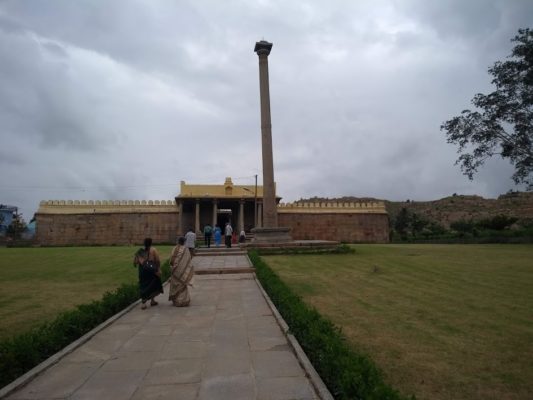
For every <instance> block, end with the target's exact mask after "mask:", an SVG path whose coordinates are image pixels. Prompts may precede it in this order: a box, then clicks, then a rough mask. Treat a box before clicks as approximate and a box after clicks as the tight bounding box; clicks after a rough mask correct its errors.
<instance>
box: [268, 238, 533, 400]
mask: <svg viewBox="0 0 533 400" xmlns="http://www.w3.org/2000/svg"><path fill="white" fill-rule="evenodd" d="M355 248H356V250H357V251H356V253H355V254H349V255H329V256H328V255H322V256H313V255H306V256H268V257H264V259H265V261H266V262H267V263H268V264H269V265H270V266H271V267H272V268H273V269H274V270H275V271H276V272H277V273H278V274H279V275H280V277H281V278H282V279H283V280H284V281H285V282H286V283H288V284H289V286H290V287H291V288H292V289H293V290H294V291H295V292H296V293H298V294H300V295H301V296H302V298H303V299H304V300H305V301H306V302H307V303H308V304H311V305H313V306H315V307H316V308H317V309H318V310H319V311H320V313H321V314H322V315H324V316H326V317H328V318H329V319H331V320H332V321H333V322H334V323H335V324H337V325H338V326H340V327H342V330H343V333H344V334H345V336H346V337H347V338H348V340H349V342H350V344H351V345H352V346H353V347H354V348H355V349H357V350H359V351H362V352H364V353H367V354H369V355H370V357H371V358H372V359H373V360H374V361H375V362H376V364H377V365H378V366H379V367H380V368H381V369H382V370H383V371H384V373H385V377H386V380H387V382H389V383H390V384H392V385H393V386H394V387H396V388H397V389H399V390H400V391H401V392H402V393H404V394H415V395H416V396H417V398H420V399H531V398H533V397H532V396H533V395H532V393H533V361H532V360H533V246H531V245H357V246H355Z"/></svg>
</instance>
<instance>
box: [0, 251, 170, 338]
mask: <svg viewBox="0 0 533 400" xmlns="http://www.w3.org/2000/svg"><path fill="white" fill-rule="evenodd" d="M170 249H171V247H170V246H161V247H158V250H159V252H160V254H161V258H162V259H166V258H167V257H168V256H169V254H170ZM135 250H136V248H135V247H63V248H0V282H1V290H0V320H1V321H2V323H1V324H0V339H4V338H6V337H9V336H11V335H15V334H17V333H21V332H24V331H26V330H28V329H29V328H31V327H33V326H35V325H37V324H39V323H41V322H44V321H47V320H50V319H52V318H54V317H55V316H56V315H57V314H58V313H60V312H61V311H64V310H67V309H70V308H72V307H73V306H75V305H78V304H83V303H88V302H90V301H92V300H98V299H100V298H101V297H102V295H103V294H104V293H105V292H106V291H110V290H114V289H116V288H117V287H118V286H120V285H121V284H123V283H132V282H136V281H137V270H136V269H135V268H133V266H132V259H133V253H134V252H135Z"/></svg>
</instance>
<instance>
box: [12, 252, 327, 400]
mask: <svg viewBox="0 0 533 400" xmlns="http://www.w3.org/2000/svg"><path fill="white" fill-rule="evenodd" d="M214 258H220V257H214ZM194 285H195V286H194V288H193V290H192V304H191V306H190V307H187V308H176V307H172V306H170V303H169V302H168V301H166V297H165V295H162V296H159V298H158V301H159V305H158V306H156V307H149V308H148V309H147V310H141V309H140V306H138V307H135V308H134V309H133V310H132V311H130V312H129V313H127V314H125V315H124V316H122V317H121V318H119V319H118V320H117V321H115V322H114V323H113V324H111V325H110V326H108V327H107V328H105V329H104V330H102V331H101V332H99V333H98V334H96V335H95V336H94V337H93V338H92V339H91V340H89V341H88V342H87V343H85V344H83V345H82V346H80V347H78V348H77V349H76V350H74V351H73V352H72V353H71V354H69V355H67V356H66V357H64V358H63V359H62V360H61V361H60V362H59V363H57V364H56V365H54V366H52V367H51V368H49V369H48V370H46V371H45V372H44V373H43V374H41V375H40V376H38V377H37V378H35V379H34V380H33V381H31V382H30V383H29V384H28V385H27V386H25V387H23V388H21V389H19V390H18V391H17V392H15V393H13V394H11V395H10V396H9V397H8V398H9V399H58V398H60V399H63V398H68V399H73V400H74V399H97V400H105V399H113V400H120V399H195V400H196V399H202V400H203V399H231V400H239V399H273V400H275V399H280V400H281V399H316V398H317V396H316V394H315V392H314V390H313V388H312V386H311V384H310V382H309V380H308V379H307V378H306V376H305V373H304V371H303V370H302V368H301V366H300V364H299V363H298V361H297V359H296V357H295V355H294V353H293V352H292V350H291V348H290V347H289V345H288V342H287V339H286V338H285V336H284V335H283V333H282V331H281V329H280V328H279V326H278V324H277V323H276V320H275V319H274V316H273V315H272V312H271V310H270V308H269V307H268V305H267V303H266V301H265V299H264V298H263V296H262V294H261V291H260V289H259V287H258V285H257V283H256V282H255V280H254V276H253V274H224V275H199V276H196V277H195V282H194Z"/></svg>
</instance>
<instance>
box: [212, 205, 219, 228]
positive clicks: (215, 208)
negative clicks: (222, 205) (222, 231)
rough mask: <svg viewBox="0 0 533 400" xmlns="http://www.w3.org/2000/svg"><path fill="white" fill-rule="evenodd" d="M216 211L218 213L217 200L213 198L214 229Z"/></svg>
mask: <svg viewBox="0 0 533 400" xmlns="http://www.w3.org/2000/svg"><path fill="white" fill-rule="evenodd" d="M217 213H218V200H213V224H212V226H213V229H215V225H216V224H217Z"/></svg>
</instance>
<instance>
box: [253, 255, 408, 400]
mask: <svg viewBox="0 0 533 400" xmlns="http://www.w3.org/2000/svg"><path fill="white" fill-rule="evenodd" d="M249 255H250V259H251V260H252V262H253V264H254V266H255V268H256V274H257V277H258V279H259V280H260V282H261V284H262V285H263V287H264V289H265V291H266V292H267V293H268V295H269V296H270V299H271V300H272V302H273V303H274V304H275V305H276V307H277V308H278V310H279V312H280V313H281V315H282V316H283V318H284V319H285V321H286V322H287V324H288V325H289V327H290V330H291V332H292V333H293V334H294V336H295V337H296V338H297V339H298V342H299V343H300V345H301V346H302V348H303V349H304V351H305V353H306V354H307V356H308V357H309V359H310V361H311V362H312V363H313V365H314V367H315V369H316V370H317V372H318V373H319V374H320V376H321V378H322V379H323V380H324V383H325V384H326V386H327V387H328V388H329V390H330V392H331V393H332V394H333V396H334V397H335V398H336V399H375V400H377V399H380V400H383V399H404V397H403V396H401V395H400V394H399V393H398V392H397V391H396V390H394V389H392V388H391V387H390V386H389V385H387V384H385V383H384V382H383V377H382V373H381V372H380V371H379V369H378V368H377V367H376V366H375V364H374V363H373V362H372V360H370V359H369V358H368V357H367V356H366V355H363V354H358V353H356V352H355V351H353V350H352V349H351V348H350V347H349V346H348V345H347V344H346V339H345V338H344V336H343V335H342V333H341V331H340V329H339V328H338V327H336V326H335V325H334V324H333V323H332V322H330V321H329V320H327V319H325V318H324V317H322V316H321V315H320V314H319V313H318V312H317V311H316V310H315V309H314V308H310V307H308V306H307V305H306V304H305V303H304V302H303V301H302V300H301V299H300V297H299V296H297V295H296V294H294V293H293V292H292V291H291V290H290V289H289V287H288V286H287V285H286V284H285V283H284V282H282V281H281V279H280V278H279V277H278V276H277V275H276V274H275V273H274V272H273V271H272V270H271V269H270V268H269V267H268V265H267V264H266V263H265V262H264V261H263V260H262V259H261V258H260V256H259V255H258V253H257V252H255V251H251V252H250V253H249Z"/></svg>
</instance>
